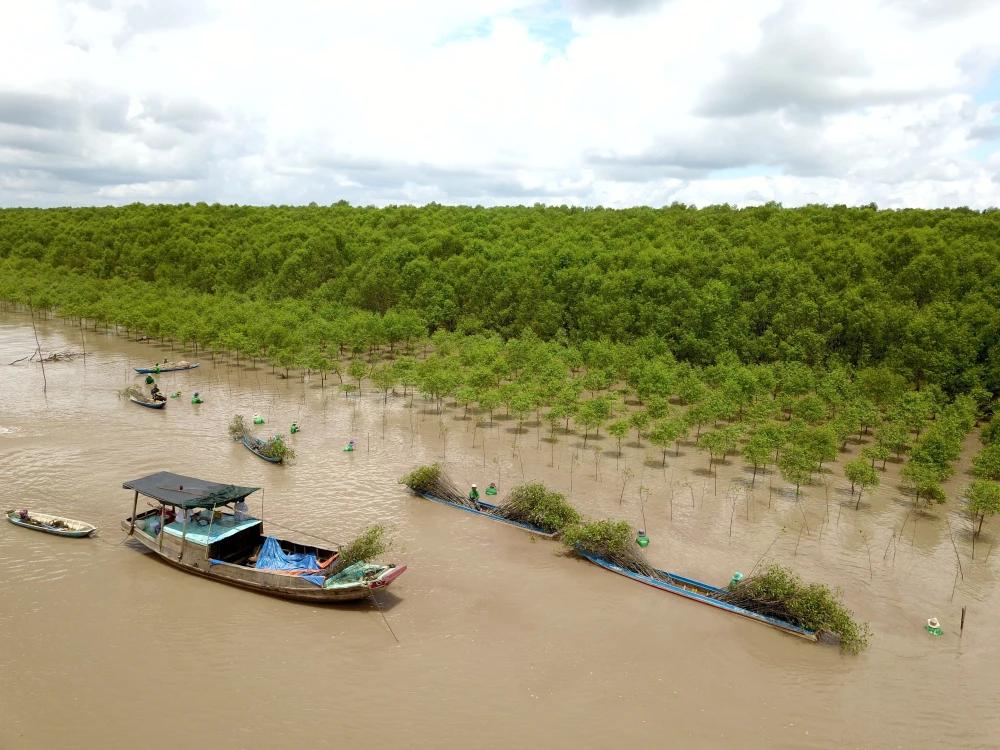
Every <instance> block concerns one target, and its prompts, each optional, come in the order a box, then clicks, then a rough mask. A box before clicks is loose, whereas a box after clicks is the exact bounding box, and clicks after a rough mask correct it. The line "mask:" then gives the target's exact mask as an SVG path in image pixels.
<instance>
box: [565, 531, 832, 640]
mask: <svg viewBox="0 0 1000 750" xmlns="http://www.w3.org/2000/svg"><path fill="white" fill-rule="evenodd" d="M576 552H577V554H579V555H580V556H581V557H584V558H586V559H587V560H590V562H592V563H594V564H595V565H600V566H601V567H602V568H604V569H605V570H610V571H611V572H612V573H617V574H618V575H622V576H625V577H626V578H631V579H632V580H633V581H639V583H645V584H646V585H647V586H653V587H654V588H658V589H660V590H662V591H669V592H670V593H671V594H677V595H678V596H683V597H684V598H685V599H690V600H692V601H695V602H701V603H702V604H707V605H709V606H710V607H715V608H716V609H721V610H725V611H726V612H731V613H732V614H734V615H739V616H740V617H745V618H747V619H748V620H756V621H757V622H760V623H763V624H765V625H770V626H771V627H772V628H777V629H778V630H781V631H782V632H785V633H789V634H790V635H797V636H799V637H800V638H805V639H806V640H809V641H815V640H817V639H818V637H819V634H818V633H816V631H814V630H806V629H805V628H800V627H798V626H797V625H793V624H792V623H790V622H785V621H784V620H779V619H778V618H776V617H769V616H768V615H764V614H760V613H758V612H751V611H750V610H748V609H744V608H742V607H737V606H735V605H733V604H729V603H728V602H724V601H720V599H719V597H720V596H723V595H725V593H726V590H725V589H720V588H718V587H716V586H711V585H709V584H707V583H702V582H701V581H695V580H694V579H692V578H685V577H684V576H679V575H677V574H676V573H670V572H668V571H666V570H659V569H655V571H654V572H655V573H656V575H655V576H647V575H642V574H641V573H636V572H635V571H632V570H628V569H627V568H623V567H622V566H620V565H616V564H615V563H613V562H611V561H610V560H606V559H604V558H601V557H598V556H597V555H593V554H591V553H589V552H587V551H586V550H581V549H577V550H576Z"/></svg>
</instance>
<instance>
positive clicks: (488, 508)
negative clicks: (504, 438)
mask: <svg viewBox="0 0 1000 750" xmlns="http://www.w3.org/2000/svg"><path fill="white" fill-rule="evenodd" d="M416 494H418V495H421V496H423V497H426V498H427V499H428V500H433V501H434V502H436V503H441V504H442V505H449V506H451V507H452V508H458V509H459V510H464V511H467V512H468V513H475V514H476V515H477V516H485V517H486V518H489V519H490V520H491V521H499V522H500V523H505V524H507V525H508V526H514V527H515V528H518V529H521V530H522V531H530V532H531V533H532V534H535V535H536V536H543V537H545V538H546V539H554V538H555V537H556V534H554V533H552V534H550V533H549V532H547V531H545V530H544V529H541V528H539V527H538V526H533V525H532V524H530V523H521V522H520V521H511V520H510V519H509V518H501V517H500V516H497V515H494V511H495V510H496V509H497V506H496V505H491V504H490V503H484V502H482V501H480V502H479V503H477V505H478V506H479V508H480V510H477V509H476V508H470V507H468V506H466V505H459V504H458V503H453V502H451V500H445V499H444V498H440V497H437V496H436V495H430V494H428V493H425V492H417V493H416Z"/></svg>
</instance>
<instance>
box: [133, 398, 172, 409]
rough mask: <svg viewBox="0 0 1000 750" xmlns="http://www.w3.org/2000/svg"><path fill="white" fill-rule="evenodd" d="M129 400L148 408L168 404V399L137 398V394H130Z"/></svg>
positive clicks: (160, 407)
mask: <svg viewBox="0 0 1000 750" xmlns="http://www.w3.org/2000/svg"><path fill="white" fill-rule="evenodd" d="M128 398H129V401H131V402H132V403H133V404H139V406H145V407H146V408H147V409H162V408H163V407H164V406H166V405H167V402H166V401H142V400H140V399H137V398H136V397H135V396H129V397H128Z"/></svg>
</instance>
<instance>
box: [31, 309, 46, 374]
mask: <svg viewBox="0 0 1000 750" xmlns="http://www.w3.org/2000/svg"><path fill="white" fill-rule="evenodd" d="M28 311H29V312H30V314H31V330H32V332H33V333H34V334H35V350H36V351H37V352H38V362H39V364H40V365H41V366H42V393H48V389H49V381H48V380H46V378H45V357H43V356H42V345H41V344H40V343H39V342H38V329H37V328H35V308H34V307H32V306H31V304H30V303H29V304H28Z"/></svg>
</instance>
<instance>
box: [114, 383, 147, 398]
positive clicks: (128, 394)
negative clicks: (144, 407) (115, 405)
mask: <svg viewBox="0 0 1000 750" xmlns="http://www.w3.org/2000/svg"><path fill="white" fill-rule="evenodd" d="M117 393H118V398H120V399H123V400H125V401H128V400H129V399H130V398H136V399H139V400H140V401H149V398H147V397H146V394H145V393H143V392H142V386H141V385H136V384H135V383H133V384H132V385H130V386H128V387H126V388H122V389H121V390H120V391H118V392H117Z"/></svg>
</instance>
